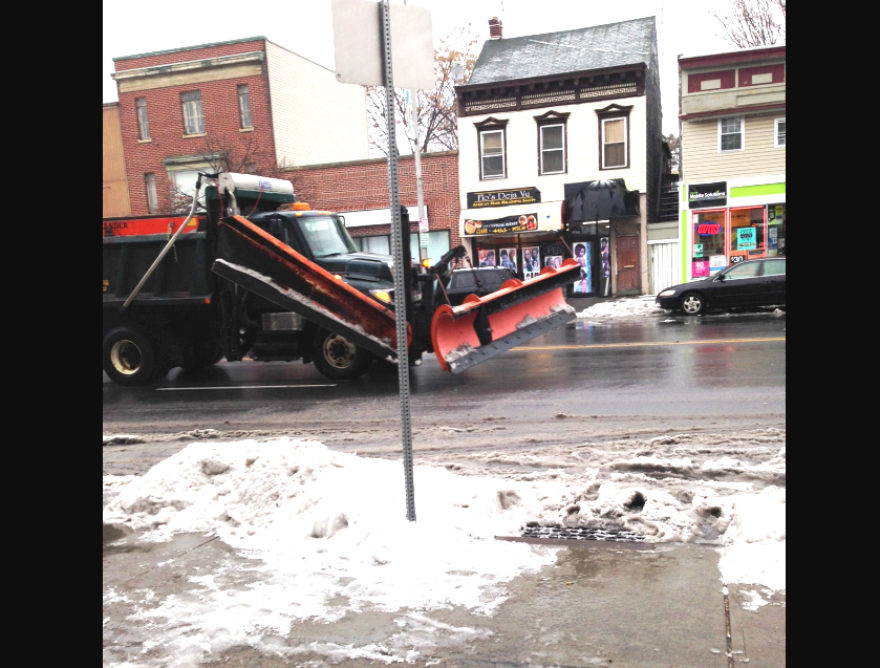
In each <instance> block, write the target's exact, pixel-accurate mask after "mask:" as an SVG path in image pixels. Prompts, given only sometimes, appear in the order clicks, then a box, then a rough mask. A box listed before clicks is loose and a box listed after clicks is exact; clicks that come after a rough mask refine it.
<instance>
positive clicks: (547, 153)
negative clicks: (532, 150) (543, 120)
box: [539, 123, 565, 174]
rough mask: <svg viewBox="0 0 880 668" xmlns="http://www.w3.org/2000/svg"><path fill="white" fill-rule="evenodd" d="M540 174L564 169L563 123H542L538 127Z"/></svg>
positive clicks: (559, 172)
mask: <svg viewBox="0 0 880 668" xmlns="http://www.w3.org/2000/svg"><path fill="white" fill-rule="evenodd" d="M540 132H541V136H540V140H539V141H540V144H541V174H561V173H563V172H564V171H565V125H564V124H561V123H560V124H559V125H543V126H541V128H540Z"/></svg>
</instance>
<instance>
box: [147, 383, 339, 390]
mask: <svg viewBox="0 0 880 668" xmlns="http://www.w3.org/2000/svg"><path fill="white" fill-rule="evenodd" d="M286 387H293V388H296V389H299V388H301V387H336V383H333V384H330V385H227V386H226V387H157V388H156V389H157V390H175V391H176V390H274V389H281V388H286Z"/></svg>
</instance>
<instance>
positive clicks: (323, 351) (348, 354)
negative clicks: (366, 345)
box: [312, 329, 375, 380]
mask: <svg viewBox="0 0 880 668" xmlns="http://www.w3.org/2000/svg"><path fill="white" fill-rule="evenodd" d="M312 357H313V359H314V362H315V366H316V367H317V369H318V371H320V372H321V374H323V375H324V376H325V377H327V378H329V379H330V380H353V379H355V378H360V377H361V376H363V375H364V374H365V373H366V372H367V371H369V370H370V367H371V366H372V365H373V362H374V361H375V357H374V356H373V355H372V354H371V353H369V352H367V351H366V350H364V349H363V348H359V347H358V346H356V345H355V344H353V343H352V342H351V341H349V340H348V339H346V338H345V337H344V336H340V335H339V334H334V333H333V332H330V331H328V330H326V329H319V330H318V332H317V334H316V335H315V341H314V347H313V350H312Z"/></svg>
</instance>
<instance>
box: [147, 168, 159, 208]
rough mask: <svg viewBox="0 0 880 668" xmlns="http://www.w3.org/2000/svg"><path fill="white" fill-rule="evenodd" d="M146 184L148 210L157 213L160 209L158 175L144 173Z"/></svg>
mask: <svg viewBox="0 0 880 668" xmlns="http://www.w3.org/2000/svg"><path fill="white" fill-rule="evenodd" d="M144 186H145V187H146V190H147V211H149V212H150V213H156V212H157V211H158V210H159V198H158V197H157V196H156V175H155V174H154V173H149V174H144Z"/></svg>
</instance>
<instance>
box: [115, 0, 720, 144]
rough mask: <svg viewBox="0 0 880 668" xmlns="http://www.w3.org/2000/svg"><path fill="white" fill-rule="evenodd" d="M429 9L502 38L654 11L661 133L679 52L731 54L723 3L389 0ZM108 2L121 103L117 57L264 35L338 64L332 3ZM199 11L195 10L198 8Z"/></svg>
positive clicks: (446, 22) (671, 123)
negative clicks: (718, 16) (493, 27)
mask: <svg viewBox="0 0 880 668" xmlns="http://www.w3.org/2000/svg"><path fill="white" fill-rule="evenodd" d="M392 1H393V2H394V4H408V5H411V6H419V7H427V8H428V9H430V10H431V19H432V24H433V33H434V39H435V40H436V39H437V38H440V37H443V36H445V35H447V34H449V33H450V32H451V31H452V30H453V29H454V28H456V27H458V26H463V25H468V24H470V26H471V30H472V31H473V33H474V34H475V35H476V36H477V37H479V38H480V39H481V40H485V39H488V37H489V27H488V21H489V19H490V18H492V17H493V16H497V17H498V18H500V19H501V20H502V22H503V24H504V37H520V36H523V35H534V34H538V33H544V32H553V31H561V30H570V29H573V28H584V27H587V26H593V25H602V24H605V23H615V22H617V21H627V20H630V19H637V18H642V17H645V16H655V17H656V19H657V32H658V38H659V44H658V47H659V51H660V60H661V66H660V67H661V69H660V78H661V86H662V90H661V96H662V99H663V110H664V113H663V132H664V133H670V132H676V133H677V132H678V120H677V114H678V100H677V98H678V84H677V79H676V77H677V62H676V61H677V57H678V55H679V54H686V55H691V54H696V53H711V52H716V51H731V50H733V47H732V46H730V45H729V44H728V43H726V42H725V41H723V40H722V39H721V38H720V37H718V33H719V29H718V24H717V21H716V20H715V19H714V18H713V17H712V16H711V13H710V12H711V10H712V9H713V8H715V7H717V6H718V5H719V4H720V3H723V2H725V1H726V0H616V2H607V1H605V0H602V1H599V0H541V1H540V2H537V1H536V0H407V2H406V3H404V2H403V0H392ZM103 3H104V73H103V77H104V80H103V81H104V100H103V101H104V102H113V101H116V99H117V95H116V84H115V82H114V81H113V80H112V79H111V78H110V73H111V72H113V61H112V59H113V58H114V57H117V56H127V55H133V54H137V53H144V52H147V51H159V50H162V49H172V48H178V47H184V46H192V45H196V44H205V43H208V42H220V41H225V40H231V39H241V38H244V37H256V36H263V37H266V38H268V39H269V40H271V41H272V42H274V43H275V44H278V45H279V46H282V47H284V48H286V49H289V50H290V51H293V52H295V53H298V54H300V55H301V56H304V57H306V58H308V59H310V60H312V61H314V62H316V63H319V64H321V65H324V66H325V67H327V68H329V69H333V67H334V55H333V21H332V13H331V0H285V1H284V2H265V1H264V2H260V3H258V4H257V5H250V4H248V3H242V2H238V1H235V2H234V1H231V0H212V1H211V2H208V3H204V4H201V5H197V6H192V5H190V6H186V5H183V4H181V2H180V1H179V0H173V1H172V0H153V2H151V3H149V5H146V6H145V5H144V4H143V3H142V2H137V3H136V2H134V1H133V0H103ZM193 10H194V11H193Z"/></svg>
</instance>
